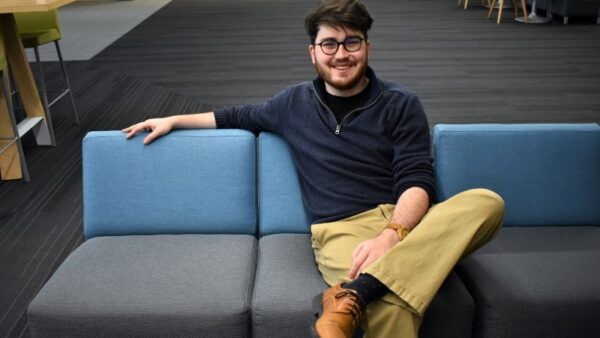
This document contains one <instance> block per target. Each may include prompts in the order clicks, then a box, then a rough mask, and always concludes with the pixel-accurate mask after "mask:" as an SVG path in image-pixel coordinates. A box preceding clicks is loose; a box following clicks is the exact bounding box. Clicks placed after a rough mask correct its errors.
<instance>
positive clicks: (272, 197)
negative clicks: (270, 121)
mask: <svg viewBox="0 0 600 338" xmlns="http://www.w3.org/2000/svg"><path fill="white" fill-rule="evenodd" d="M258 205H259V212H258V219H259V221H258V224H259V233H260V235H261V236H265V235H270V234H275V233H310V217H309V215H308V213H307V212H306V210H305V208H304V204H303V202H302V194H301V191H300V183H299V180H298V171H297V170H296V165H295V164H294V161H293V158H292V154H291V151H290V148H289V146H288V145H287V143H286V142H285V140H284V139H283V138H281V137H280V136H278V135H275V134H272V133H261V134H260V135H259V137H258Z"/></svg>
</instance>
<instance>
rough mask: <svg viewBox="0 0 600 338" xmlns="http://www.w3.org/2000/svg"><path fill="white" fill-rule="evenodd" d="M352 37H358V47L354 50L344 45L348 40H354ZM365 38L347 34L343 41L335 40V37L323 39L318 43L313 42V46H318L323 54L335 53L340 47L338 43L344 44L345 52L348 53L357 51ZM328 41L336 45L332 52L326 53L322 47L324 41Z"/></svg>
mask: <svg viewBox="0 0 600 338" xmlns="http://www.w3.org/2000/svg"><path fill="white" fill-rule="evenodd" d="M354 39H358V41H359V42H358V48H356V49H355V50H349V49H348V46H347V45H346V43H347V42H348V40H354ZM366 40H367V39H365V38H361V37H360V36H349V37H347V38H346V39H344V41H337V40H335V39H325V40H323V41H321V42H319V43H313V46H319V47H321V51H322V52H323V53H324V54H325V55H335V54H336V53H337V52H338V50H339V49H340V45H344V49H345V50H346V52H348V53H355V52H358V51H359V50H360V49H361V48H362V43H363V41H366ZM328 42H335V44H336V46H335V51H334V52H332V53H328V52H326V51H325V49H323V44H324V43H328Z"/></svg>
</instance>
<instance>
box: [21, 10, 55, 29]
mask: <svg viewBox="0 0 600 338" xmlns="http://www.w3.org/2000/svg"><path fill="white" fill-rule="evenodd" d="M15 21H16V22H17V30H18V31H19V33H37V32H42V31H47V30H50V29H56V30H57V31H58V32H59V33H60V23H59V21H58V11H57V10H56V9H54V10H51V11H47V12H26V13H15Z"/></svg>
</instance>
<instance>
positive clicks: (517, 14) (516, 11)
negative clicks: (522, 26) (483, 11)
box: [488, 0, 527, 23]
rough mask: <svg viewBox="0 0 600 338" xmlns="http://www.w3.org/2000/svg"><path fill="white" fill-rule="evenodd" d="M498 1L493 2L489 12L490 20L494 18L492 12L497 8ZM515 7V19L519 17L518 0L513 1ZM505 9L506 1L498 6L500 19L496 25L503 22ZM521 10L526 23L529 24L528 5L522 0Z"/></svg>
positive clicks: (501, 1) (502, 1)
mask: <svg viewBox="0 0 600 338" xmlns="http://www.w3.org/2000/svg"><path fill="white" fill-rule="evenodd" d="M497 1H498V0H493V1H491V4H490V11H489V12H488V19H489V18H490V17H491V16H492V12H493V11H494V7H495V6H496V2H497ZM513 7H514V9H515V18H516V17H518V16H519V6H518V5H517V0H513ZM503 8H504V0H500V4H499V6H498V19H497V20H496V23H500V21H501V20H502V9H503ZM521 10H522V11H523V16H524V17H525V22H527V3H526V2H525V0H521Z"/></svg>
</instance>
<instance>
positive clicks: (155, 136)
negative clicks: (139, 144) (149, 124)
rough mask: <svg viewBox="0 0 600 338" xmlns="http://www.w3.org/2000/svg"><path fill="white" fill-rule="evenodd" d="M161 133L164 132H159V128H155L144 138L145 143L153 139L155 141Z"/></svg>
mask: <svg viewBox="0 0 600 338" xmlns="http://www.w3.org/2000/svg"><path fill="white" fill-rule="evenodd" d="M161 135H162V133H161V132H159V131H158V129H156V130H153V131H152V132H151V133H150V134H148V136H146V138H144V144H150V143H152V141H154V140H155V139H156V138H157V137H159V136H161Z"/></svg>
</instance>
